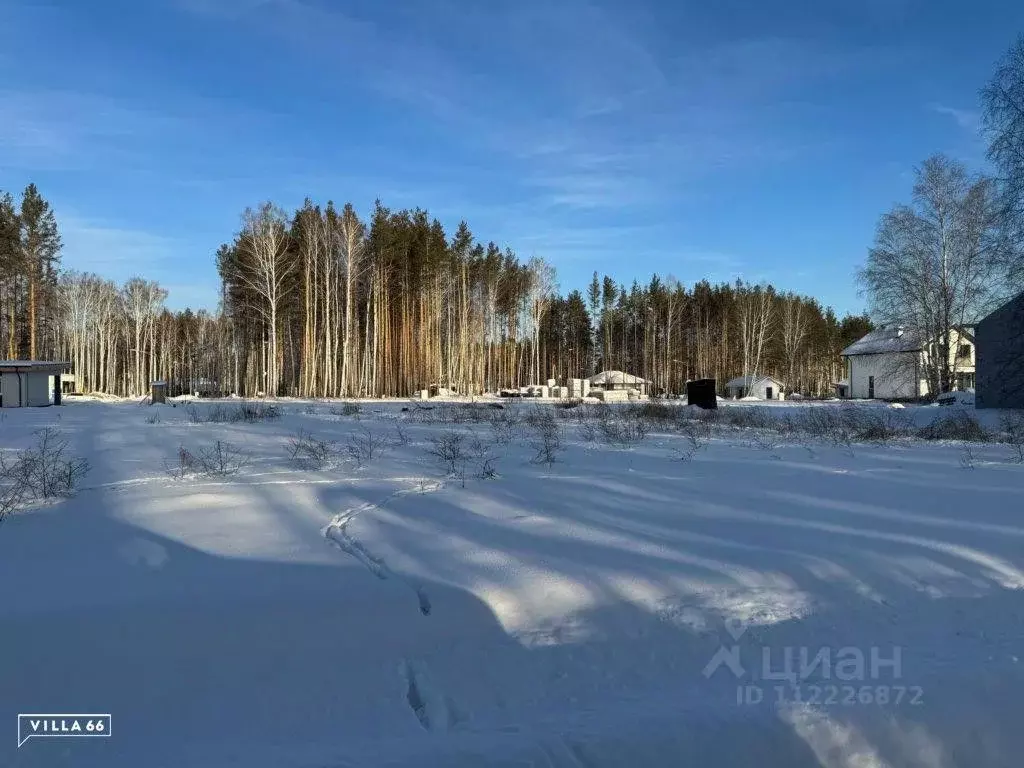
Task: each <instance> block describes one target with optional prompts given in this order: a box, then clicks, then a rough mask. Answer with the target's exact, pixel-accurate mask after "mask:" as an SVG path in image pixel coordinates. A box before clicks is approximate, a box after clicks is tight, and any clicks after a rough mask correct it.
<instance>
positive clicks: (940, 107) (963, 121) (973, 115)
mask: <svg viewBox="0 0 1024 768" xmlns="http://www.w3.org/2000/svg"><path fill="white" fill-rule="evenodd" d="M928 108H929V109H930V110H932V111H933V112H936V113H938V114H940V115H945V116H947V117H950V118H952V119H953V121H954V122H955V123H956V124H957V125H958V126H960V127H961V128H962V129H963V130H965V131H967V132H968V133H970V134H971V135H972V136H975V137H976V136H978V135H979V134H980V133H981V113H980V112H978V111H977V110H973V109H959V108H957V107H950V106H947V105H945V104H929V105H928Z"/></svg>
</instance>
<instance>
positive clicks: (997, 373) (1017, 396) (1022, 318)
mask: <svg viewBox="0 0 1024 768" xmlns="http://www.w3.org/2000/svg"><path fill="white" fill-rule="evenodd" d="M974 337H975V339H976V340H977V345H978V346H977V349H978V351H977V361H976V374H977V375H976V383H975V389H974V405H975V407H976V408H1024V293H1022V294H1021V295H1020V296H1018V297H1017V298H1015V299H1012V300H1010V301H1008V302H1007V303H1006V304H1004V305H1003V306H1001V307H1000V308H999V309H997V310H996V311H995V312H993V313H992V314H990V315H989V316H988V317H986V318H985V319H984V320H982V321H981V322H979V323H978V325H977V326H976V327H975V330H974Z"/></svg>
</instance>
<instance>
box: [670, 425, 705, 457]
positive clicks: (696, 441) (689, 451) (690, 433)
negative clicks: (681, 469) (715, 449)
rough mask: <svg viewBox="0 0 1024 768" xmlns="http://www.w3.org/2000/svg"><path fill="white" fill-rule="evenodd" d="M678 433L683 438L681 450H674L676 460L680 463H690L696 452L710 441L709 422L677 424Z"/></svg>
mask: <svg viewBox="0 0 1024 768" xmlns="http://www.w3.org/2000/svg"><path fill="white" fill-rule="evenodd" d="M679 431H680V432H681V433H682V435H683V437H684V438H685V446H684V447H683V448H678V447H677V448H674V449H673V451H674V452H675V454H676V458H678V459H679V460H680V461H690V459H692V458H693V457H694V456H696V455H697V453H698V452H700V451H701V450H703V449H704V447H705V446H706V445H707V444H708V441H709V440H710V439H711V422H710V421H698V420H693V421H685V422H682V423H680V424H679Z"/></svg>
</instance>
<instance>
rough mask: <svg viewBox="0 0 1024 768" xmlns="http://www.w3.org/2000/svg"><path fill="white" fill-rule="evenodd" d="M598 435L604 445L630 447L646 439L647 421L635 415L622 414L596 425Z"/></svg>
mask: <svg viewBox="0 0 1024 768" xmlns="http://www.w3.org/2000/svg"><path fill="white" fill-rule="evenodd" d="M597 430H598V434H599V435H600V436H601V439H602V440H604V441H605V442H606V443H613V444H615V445H631V444H632V443H638V442H640V441H641V440H643V439H644V438H646V437H647V434H648V432H649V431H650V429H649V425H648V423H647V420H646V419H644V418H642V417H641V416H638V415H636V414H630V413H623V414H621V415H620V416H615V417H612V418H607V419H604V420H602V421H599V422H598V423H597Z"/></svg>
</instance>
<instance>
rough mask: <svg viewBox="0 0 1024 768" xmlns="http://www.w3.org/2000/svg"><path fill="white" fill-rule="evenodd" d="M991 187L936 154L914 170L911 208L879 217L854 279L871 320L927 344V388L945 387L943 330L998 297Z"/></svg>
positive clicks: (1000, 257)
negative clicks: (901, 329)
mask: <svg viewBox="0 0 1024 768" xmlns="http://www.w3.org/2000/svg"><path fill="white" fill-rule="evenodd" d="M1000 223H1001V222H1000V210H999V205H998V197H997V194H996V188H995V184H994V182H993V180H992V179H990V178H987V177H984V176H972V175H970V174H969V173H968V172H967V170H966V168H964V166H963V165H962V164H961V163H959V162H957V161H955V160H951V159H949V158H947V157H945V156H943V155H935V156H932V157H930V158H928V159H927V160H926V161H925V162H924V163H923V164H922V165H921V166H920V167H919V168H918V169H917V171H916V175H915V183H914V189H913V197H912V202H911V204H910V205H897V206H896V207H894V208H893V209H892V210H891V211H890V212H889V213H886V214H885V215H883V216H882V218H881V220H880V221H879V224H878V230H877V234H876V236H875V243H874V246H873V247H872V248H871V250H870V251H869V252H868V259H867V263H866V265H865V267H864V268H863V270H862V271H861V272H860V275H859V280H860V282H861V284H862V286H863V288H864V290H865V292H866V294H867V296H868V298H869V301H870V305H871V311H872V315H873V316H874V318H875V319H876V320H877V321H879V322H881V323H883V324H886V325H892V326H904V327H906V328H910V329H914V330H915V331H916V332H917V333H919V334H921V336H922V337H923V339H924V340H925V341H926V342H927V343H928V344H929V345H931V346H932V349H931V353H930V354H928V355H927V359H926V362H925V366H926V374H927V378H928V380H929V384H930V388H931V391H932V392H934V393H940V392H947V391H949V389H950V388H951V387H952V383H953V374H954V373H955V371H954V370H953V367H954V362H953V361H952V360H951V357H952V356H951V354H950V343H951V342H950V333H949V332H950V330H951V329H953V328H962V327H964V326H967V325H971V324H973V322H974V321H975V320H976V319H977V318H979V317H981V316H983V315H984V314H985V313H986V312H987V311H988V310H989V309H991V308H992V307H993V306H994V305H995V304H996V303H998V301H999V300H1000V299H1001V297H1002V295H1003V290H1002V285H1001V281H1000V270H1001V265H1002V264H1003V261H1004V252H1003V250H1002V248H1003V242H1004V240H1003V234H1002V231H1001V228H1000Z"/></svg>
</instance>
